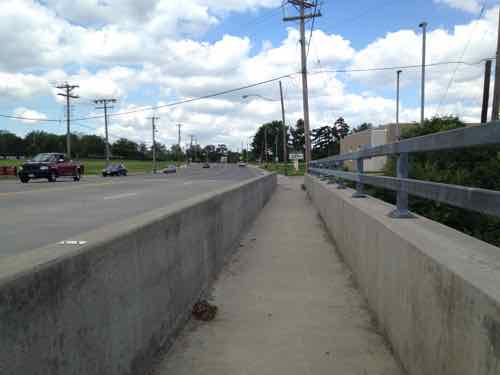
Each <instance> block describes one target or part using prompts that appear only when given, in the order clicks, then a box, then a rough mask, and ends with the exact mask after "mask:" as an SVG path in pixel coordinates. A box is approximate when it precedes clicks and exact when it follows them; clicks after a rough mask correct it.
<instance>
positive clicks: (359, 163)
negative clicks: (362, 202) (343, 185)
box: [352, 158, 366, 198]
mask: <svg viewBox="0 0 500 375" xmlns="http://www.w3.org/2000/svg"><path fill="white" fill-rule="evenodd" d="M364 164H365V163H364V159H362V158H360V159H356V169H357V172H358V176H359V177H360V178H361V175H362V174H363V172H364V169H365V168H364ZM363 189H364V184H363V183H362V182H361V181H357V182H356V191H355V192H354V194H353V195H352V197H353V198H365V197H366V195H365V193H364V192H363Z"/></svg>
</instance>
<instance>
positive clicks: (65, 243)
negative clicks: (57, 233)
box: [59, 240, 87, 246]
mask: <svg viewBox="0 0 500 375" xmlns="http://www.w3.org/2000/svg"><path fill="white" fill-rule="evenodd" d="M86 243H87V241H73V240H69V241H61V242H59V245H72V246H82V245H85V244H86Z"/></svg>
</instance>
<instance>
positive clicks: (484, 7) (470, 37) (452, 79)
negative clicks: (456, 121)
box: [435, 0, 486, 116]
mask: <svg viewBox="0 0 500 375" xmlns="http://www.w3.org/2000/svg"><path fill="white" fill-rule="evenodd" d="M485 9H486V0H485V1H484V2H483V6H482V7H481V11H480V12H479V17H478V19H477V21H476V24H475V25H474V29H473V30H472V32H471V34H470V36H469V40H468V41H467V44H466V45H465V47H464V49H463V51H462V55H461V56H460V60H462V59H463V58H464V56H465V53H466V52H467V50H468V49H469V45H470V43H471V41H472V36H473V35H474V32H475V31H476V28H477V25H478V23H479V21H480V20H481V18H482V17H483V14H484V11H485ZM459 66H460V65H456V66H455V70H454V71H453V74H452V75H451V78H450V80H449V82H448V86H447V87H446V91H445V92H444V95H443V96H442V97H441V100H440V101H439V104H438V106H437V109H436V113H435V116H437V114H438V113H439V110H440V109H441V105H442V104H443V103H444V101H445V100H446V97H447V96H448V92H449V90H450V88H451V85H453V81H454V80H455V75H456V74H457V71H458V68H459Z"/></svg>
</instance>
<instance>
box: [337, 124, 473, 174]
mask: <svg viewBox="0 0 500 375" xmlns="http://www.w3.org/2000/svg"><path fill="white" fill-rule="evenodd" d="M418 125H419V124H418V123H416V122H413V123H403V124H399V126H400V129H401V132H403V130H404V129H405V128H409V127H412V126H418ZM465 125H466V126H467V127H469V126H479V125H481V124H479V123H468V124H465ZM396 134H397V132H396V124H386V125H381V126H379V127H376V128H372V129H368V130H363V131H360V132H359V133H353V134H349V135H348V136H347V137H345V138H343V139H342V140H341V141H340V153H341V154H349V153H351V152H356V151H359V150H360V149H361V147H363V146H365V145H366V146H368V147H374V146H380V145H384V144H388V143H394V142H396V141H397V136H396ZM386 162H387V157H386V156H377V157H375V158H371V159H365V160H364V162H363V163H364V164H363V168H364V171H365V172H382V171H383V170H384V167H385V164H386ZM344 166H346V167H347V168H348V169H349V170H350V171H352V172H355V171H356V170H357V168H356V162H355V161H352V160H349V161H346V162H344Z"/></svg>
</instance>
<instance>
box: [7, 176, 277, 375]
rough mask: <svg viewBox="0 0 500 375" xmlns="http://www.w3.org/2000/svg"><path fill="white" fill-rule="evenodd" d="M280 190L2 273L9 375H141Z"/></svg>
mask: <svg viewBox="0 0 500 375" xmlns="http://www.w3.org/2000/svg"><path fill="white" fill-rule="evenodd" d="M275 187H276V176H275V175H271V174H269V175H265V176H259V177H256V178H253V179H251V180H248V181H245V182H242V183H238V184H235V185H232V186H230V187H228V188H225V189H221V190H219V191H216V192H212V193H207V194H205V195H203V196H199V197H196V198H193V199H190V200H187V201H183V202H180V203H178V204H175V205H172V206H169V207H165V208H159V209H157V210H155V211H152V212H148V213H145V214H142V215H140V216H137V217H134V218H131V219H128V220H125V221H122V222H119V223H114V224H111V225H109V226H106V227H104V228H102V229H98V230H94V231H91V232H88V233H85V234H82V235H79V236H76V237H75V238H71V240H73V241H86V242H85V244H83V245H81V246H78V245H69V246H68V245H63V244H53V245H49V246H45V247H43V248H40V249H37V250H33V251H30V252H26V253H23V254H20V255H16V256H13V257H7V258H5V259H3V260H2V264H0V373H1V374H2V375H14V374H15V375H23V374H26V375H28V374H47V375H48V374H50V375H63V374H89V375H90V374H92V375H94V374H111V375H115V374H116V375H125V374H127V375H128V374H135V373H140V372H141V371H143V370H145V369H146V368H147V367H148V364H149V361H150V360H151V358H152V357H153V355H154V354H155V353H156V352H157V350H158V349H159V348H161V347H163V346H165V345H168V344H169V343H170V342H171V341H172V340H173V337H174V336H175V333H176V332H177V331H178V330H179V328H180V327H182V325H183V323H184V322H185V320H186V318H187V316H188V313H189V310H190V307H191V306H192V304H193V302H194V301H195V300H196V299H197V298H198V297H199V295H200V293H202V292H203V291H204V290H206V288H207V287H208V286H209V285H210V282H211V281H212V280H213V279H214V278H215V277H216V275H217V273H218V272H219V270H220V269H221V267H222V265H223V263H224V260H225V258H226V256H227V255H228V254H230V253H231V252H232V251H233V249H234V248H235V246H236V244H237V241H238V240H239V238H240V235H241V234H242V232H243V231H244V230H245V228H247V226H248V225H249V224H250V223H251V222H252V221H253V220H254V219H255V217H256V216H257V214H258V213H259V211H260V209H261V208H262V207H263V205H264V204H265V203H266V202H267V200H268V199H269V198H270V196H271V194H272V193H273V192H274V189H275Z"/></svg>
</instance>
